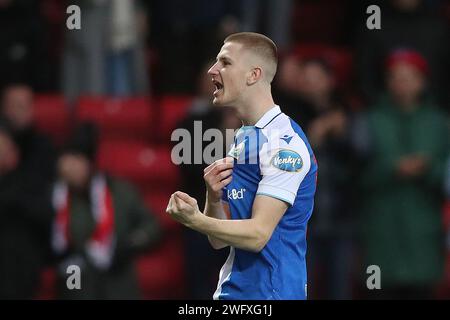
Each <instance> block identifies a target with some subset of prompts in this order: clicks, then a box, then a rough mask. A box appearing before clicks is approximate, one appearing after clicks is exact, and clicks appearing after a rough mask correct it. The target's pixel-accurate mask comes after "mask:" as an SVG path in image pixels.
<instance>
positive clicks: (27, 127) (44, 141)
mask: <svg viewBox="0 0 450 320" xmlns="http://www.w3.org/2000/svg"><path fill="white" fill-rule="evenodd" d="M33 95H34V93H33V90H32V89H31V87H29V86H28V85H25V84H20V83H18V84H11V85H9V86H7V87H6V88H5V90H4V91H3V94H2V103H1V110H0V111H1V112H0V114H1V116H2V117H4V118H5V119H6V120H7V121H9V123H10V125H11V128H12V130H13V134H14V139H15V141H16V143H17V144H18V146H19V149H20V153H21V159H22V160H21V161H22V163H23V164H22V166H23V169H24V170H27V172H28V173H27V174H28V175H29V176H35V179H36V180H42V181H45V182H49V181H51V180H52V179H53V176H54V169H55V167H54V166H55V149H54V146H53V145H52V143H51V141H50V139H49V138H48V137H47V136H45V135H43V134H41V133H40V132H38V131H37V130H36V129H35V127H34V109H33Z"/></svg>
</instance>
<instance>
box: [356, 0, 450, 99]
mask: <svg viewBox="0 0 450 320" xmlns="http://www.w3.org/2000/svg"><path fill="white" fill-rule="evenodd" d="M379 5H380V7H381V12H382V19H381V29H380V30H369V29H367V28H366V25H365V24H364V23H360V24H359V26H360V28H361V32H360V35H359V37H358V39H357V52H356V69H357V76H358V78H359V84H360V88H361V90H362V91H363V94H364V95H365V96H366V97H367V98H368V99H369V101H371V102H375V101H374V100H375V99H376V98H377V96H378V95H379V93H380V92H381V91H382V89H383V80H384V79H383V73H382V70H383V68H382V65H381V64H382V62H383V61H384V59H385V58H386V56H387V54H389V52H391V51H392V50H394V49H395V48H397V47H408V48H412V49H414V50H416V51H418V52H419V53H421V54H422V55H423V56H424V57H425V58H426V59H427V61H428V63H429V67H430V75H429V79H428V80H429V81H428V85H429V87H430V90H431V92H432V93H433V94H435V95H437V97H438V98H439V101H440V103H441V104H442V105H441V106H442V107H447V106H446V105H445V103H448V101H449V100H448V99H449V95H448V87H447V86H448V81H449V76H448V74H449V73H448V70H449V68H450V42H449V41H448V39H450V34H449V28H448V25H447V24H446V22H445V21H444V20H443V19H440V17H439V15H438V12H436V11H431V10H427V8H426V5H425V1H422V0H391V1H389V2H386V3H384V2H383V3H379Z"/></svg>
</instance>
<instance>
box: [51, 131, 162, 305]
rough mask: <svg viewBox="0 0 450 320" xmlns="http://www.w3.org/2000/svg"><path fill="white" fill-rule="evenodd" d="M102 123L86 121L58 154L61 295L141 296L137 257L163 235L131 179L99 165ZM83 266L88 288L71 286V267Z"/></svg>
mask: <svg viewBox="0 0 450 320" xmlns="http://www.w3.org/2000/svg"><path fill="white" fill-rule="evenodd" d="M96 136H97V134H96V129H95V127H94V126H93V125H90V124H84V125H82V126H80V127H78V128H77V129H76V131H75V132H74V134H73V137H72V138H71V139H70V141H69V143H68V144H67V146H66V147H65V148H64V150H63V151H62V153H61V155H60V157H59V160H58V172H59V180H58V181H57V182H56V183H55V184H54V188H53V208H54V212H55V215H54V222H53V229H52V247H53V250H54V252H55V253H56V254H57V256H58V257H59V259H58V268H57V270H58V276H57V292H58V296H57V297H58V298H60V299H139V298H140V293H139V286H138V282H137V275H136V273H135V269H134V258H135V257H136V255H137V254H138V253H141V252H143V251H144V250H147V249H149V248H150V247H151V246H152V245H154V244H155V243H156V242H157V241H158V238H159V237H160V229H159V226H158V224H157V222H156V220H155V219H154V218H153V217H152V215H151V214H150V213H149V212H148V210H147V209H146V208H145V206H144V204H143V202H142V201H141V199H140V198H139V196H138V194H137V193H136V191H135V190H134V189H133V188H132V187H131V186H130V185H128V184H126V183H124V182H122V181H119V180H117V179H115V178H113V177H110V176H108V175H105V174H103V173H101V172H99V171H97V170H96V168H95V162H94V159H95V154H96V148H97V146H96ZM69 265H77V266H78V267H79V268H80V269H81V277H82V279H81V282H82V290H68V288H67V286H66V280H67V277H68V275H67V273H66V270H67V267H68V266H69Z"/></svg>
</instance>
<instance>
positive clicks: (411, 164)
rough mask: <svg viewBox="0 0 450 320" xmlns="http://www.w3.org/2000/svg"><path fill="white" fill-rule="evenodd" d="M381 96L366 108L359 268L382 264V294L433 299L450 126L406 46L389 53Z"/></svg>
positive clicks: (378, 293) (420, 61)
mask: <svg viewBox="0 0 450 320" xmlns="http://www.w3.org/2000/svg"><path fill="white" fill-rule="evenodd" d="M386 69H387V81H386V82H387V94H386V95H385V96H383V97H382V98H381V99H380V101H379V103H378V105H375V106H373V108H371V110H370V111H368V112H367V113H366V114H365V117H364V119H365V128H366V129H367V131H365V132H366V133H367V134H363V133H362V131H361V132H359V139H360V140H362V137H367V139H366V142H365V143H364V145H365V150H366V152H367V153H366V155H367V158H366V160H367V161H366V163H365V164H366V165H365V167H364V169H363V173H362V177H361V183H362V189H361V191H362V194H363V213H364V215H363V217H362V234H363V235H364V240H365V241H364V245H365V246H364V254H365V258H366V259H365V266H366V267H368V266H370V265H376V266H379V267H380V271H381V273H380V275H381V277H380V280H381V282H380V284H381V290H372V291H371V292H370V293H369V296H372V295H373V297H378V298H379V297H381V298H383V299H408V298H411V299H416V298H432V293H433V286H434V285H435V284H436V283H437V281H439V280H440V279H441V276H442V271H443V258H444V255H443V254H444V239H443V227H442V217H441V208H442V203H443V202H442V195H443V179H444V172H445V161H446V159H447V156H448V154H449V149H450V145H449V130H448V125H447V121H448V120H447V118H446V115H445V114H444V113H442V112H441V111H440V110H439V109H437V108H436V107H434V106H433V105H432V104H431V103H430V102H429V101H427V100H426V99H425V98H424V97H425V90H426V78H427V75H428V66H427V62H426V60H425V59H424V58H423V57H422V56H421V55H420V54H419V53H417V52H415V51H412V50H405V49H403V50H396V51H394V52H393V53H391V54H390V55H389V56H388V59H387V64H386Z"/></svg>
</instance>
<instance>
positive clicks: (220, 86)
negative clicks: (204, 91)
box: [212, 79, 223, 96]
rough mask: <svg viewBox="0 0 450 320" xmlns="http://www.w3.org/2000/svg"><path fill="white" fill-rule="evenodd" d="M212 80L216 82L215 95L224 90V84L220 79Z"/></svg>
mask: <svg viewBox="0 0 450 320" xmlns="http://www.w3.org/2000/svg"><path fill="white" fill-rule="evenodd" d="M212 82H213V84H214V87H215V88H216V90H214V93H213V95H214V96H217V95H218V94H219V93H220V92H222V91H223V84H221V83H220V82H219V81H217V80H214V79H213V80H212Z"/></svg>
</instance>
